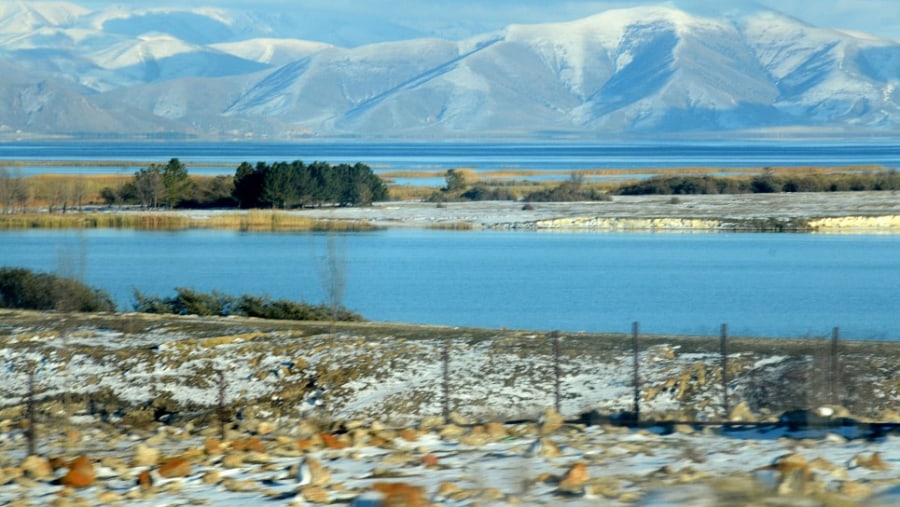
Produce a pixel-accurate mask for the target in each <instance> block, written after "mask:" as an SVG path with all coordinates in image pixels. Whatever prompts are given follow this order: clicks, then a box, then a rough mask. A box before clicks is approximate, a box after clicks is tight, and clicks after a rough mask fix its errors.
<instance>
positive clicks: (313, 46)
mask: <svg viewBox="0 0 900 507" xmlns="http://www.w3.org/2000/svg"><path fill="white" fill-rule="evenodd" d="M209 47H211V48H214V49H217V50H219V51H222V52H223V53H228V54H230V55H234V56H236V57H238V58H243V59H245V60H252V61H255V62H259V63H263V64H266V65H274V66H281V65H285V64H288V63H291V62H294V61H297V60H300V59H303V58H306V57H307V56H310V55H312V54H314V53H318V52H319V51H324V50H326V49H329V48H333V47H334V46H332V45H330V44H324V43H321V42H313V41H305V40H296V39H272V38H257V39H249V40H243V41H240V42H223V43H219V44H210V46H209Z"/></svg>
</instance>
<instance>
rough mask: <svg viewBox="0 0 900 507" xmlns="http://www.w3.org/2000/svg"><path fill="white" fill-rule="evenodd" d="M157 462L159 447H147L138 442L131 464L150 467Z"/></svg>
mask: <svg viewBox="0 0 900 507" xmlns="http://www.w3.org/2000/svg"><path fill="white" fill-rule="evenodd" d="M158 463H159V449H156V448H154V447H148V446H146V445H144V444H138V446H137V447H136V448H135V449H134V458H133V459H132V466H135V467H152V466H156V465H157V464H158Z"/></svg>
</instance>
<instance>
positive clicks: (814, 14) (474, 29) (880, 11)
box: [75, 0, 900, 41]
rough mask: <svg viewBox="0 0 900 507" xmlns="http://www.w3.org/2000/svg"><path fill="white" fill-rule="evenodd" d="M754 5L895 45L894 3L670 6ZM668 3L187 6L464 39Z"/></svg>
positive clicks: (108, 1) (564, 0)
mask: <svg viewBox="0 0 900 507" xmlns="http://www.w3.org/2000/svg"><path fill="white" fill-rule="evenodd" d="M75 2H76V3H81V4H83V5H90V6H100V5H122V6H129V7H140V8H148V7H152V6H161V5H166V4H171V5H178V6H181V7H184V6H186V5H188V4H187V3H185V2H174V1H168V0H158V1H154V2H147V1H144V0H142V1H139V2H138V1H122V0H82V1H81V2H79V1H78V0H75ZM754 2H755V3H758V4H760V5H762V6H765V7H768V8H772V9H776V10H779V11H781V12H783V13H785V14H789V15H792V16H794V17H797V18H799V19H802V20H804V21H807V22H809V23H812V24H814V25H818V26H823V27H829V28H846V29H853V30H861V31H866V32H870V33H873V34H876V35H880V36H882V37H886V38H890V39H893V40H897V41H900V14H898V7H900V1H898V0H827V1H825V0H675V1H674V2H671V3H674V4H676V5H700V6H703V7H704V8H706V9H708V8H709V6H715V8H721V9H723V10H727V9H729V8H731V7H735V6H739V5H747V4H752V3H754ZM647 3H670V2H666V1H665V0H662V1H657V2H654V1H647V0H581V1H578V0H558V1H554V0H197V1H192V2H190V5H209V6H223V7H224V6H229V7H244V8H251V9H260V8H264V9H267V10H276V9H280V10H285V11H293V12H297V11H319V12H321V11H328V12H331V13H334V12H340V13H342V14H344V15H346V16H355V17H357V18H358V19H357V20H360V19H362V20H370V21H377V20H379V19H387V20H390V21H394V22H395V23H399V24H402V25H405V26H416V27H417V28H420V29H425V30H426V31H428V30H431V31H438V32H441V35H447V34H452V35H459V36H468V35H473V34H475V33H479V32H480V31H483V30H494V29H498V28H502V27H503V26H505V25H507V24H510V23H539V22H547V21H565V20H571V19H576V18H579V17H583V16H587V15H591V14H595V13H597V12H600V11H603V10H606V9H610V8H617V7H623V6H630V5H638V4H647Z"/></svg>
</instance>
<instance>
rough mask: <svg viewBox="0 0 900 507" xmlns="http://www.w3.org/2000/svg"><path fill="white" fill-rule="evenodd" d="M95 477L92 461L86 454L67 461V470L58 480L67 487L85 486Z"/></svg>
mask: <svg viewBox="0 0 900 507" xmlns="http://www.w3.org/2000/svg"><path fill="white" fill-rule="evenodd" d="M96 478H97V474H96V472H94V463H93V462H92V461H91V460H90V459H89V458H88V457H87V456H78V457H77V458H75V459H73V460H72V461H71V463H69V471H68V472H66V474H65V475H64V476H63V477H62V479H60V481H59V482H60V484H62V485H63V486H65V487H67V488H87V487H90V486H92V485H93V484H94V480H95V479H96Z"/></svg>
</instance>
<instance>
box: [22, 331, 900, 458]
mask: <svg viewBox="0 0 900 507" xmlns="http://www.w3.org/2000/svg"><path fill="white" fill-rule="evenodd" d="M465 333H466V331H460V332H459V333H458V334H448V335H445V336H443V337H440V338H430V339H421V340H419V341H416V340H402V339H397V341H398V343H400V342H402V343H403V345H402V346H400V345H397V346H395V347H391V346H390V345H389V346H388V347H387V348H394V349H396V350H397V351H406V352H407V353H408V355H406V356H401V355H397V356H392V357H391V359H390V360H389V362H388V363H386V364H385V365H382V366H383V369H382V370H381V372H382V373H384V372H385V371H386V372H388V373H390V374H393V375H395V377H393V378H387V379H384V380H383V382H385V383H390V384H391V387H392V389H393V391H395V394H394V395H393V396H394V398H401V399H404V401H405V402H408V403H406V404H405V406H406V407H408V410H409V411H410V412H414V413H417V415H420V416H421V415H429V414H428V412H429V410H430V411H431V413H432V415H440V416H441V417H443V419H444V420H445V421H451V420H453V419H454V417H453V416H454V414H455V413H459V412H465V411H466V409H467V408H468V409H470V410H469V415H470V419H471V420H479V419H480V420H481V421H482V422H486V421H484V420H485V419H492V420H505V421H509V420H522V419H523V418H527V417H535V415H536V414H539V413H540V409H543V408H548V407H550V406H552V407H553V408H554V409H555V410H556V412H558V413H560V414H562V415H563V416H564V417H566V418H567V419H570V420H573V419H574V420H582V421H583V422H587V423H616V424H622V425H633V426H638V425H643V424H655V423H658V422H660V421H669V422H673V421H674V422H685V423H689V424H717V425H731V424H741V425H752V424H771V423H772V421H773V420H776V421H777V420H778V418H779V417H781V418H782V419H783V417H784V414H786V413H794V414H798V415H797V418H795V419H792V420H790V421H789V422H791V423H792V424H795V425H805V426H811V425H816V424H819V425H830V424H849V421H851V419H852V418H856V419H859V420H866V421H869V422H872V421H879V420H880V421H881V422H884V423H889V424H893V425H894V427H896V425H897V423H898V422H900V413H898V412H897V410H898V407H900V361H898V350H900V344H897V343H896V342H877V341H853V340H851V341H846V340H843V339H842V337H841V333H840V329H839V328H836V327H835V328H833V329H832V331H831V333H830V335H828V336H819V337H804V338H798V339H760V338H743V337H731V336H729V329H728V326H727V325H725V324H722V325H721V327H720V332H719V336H717V337H716V336H705V337H684V336H661V335H653V334H642V331H641V327H640V324H639V323H637V322H635V323H634V324H633V325H632V328H631V332H630V333H621V334H620V335H616V336H610V335H603V336H599V335H586V334H580V333H572V334H565V333H561V332H558V331H554V332H552V333H532V334H530V335H528V336H525V337H523V336H522V335H516V334H512V335H510V336H502V337H501V336H499V335H494V336H485V335H482V336H477V337H474V336H465ZM354 340H356V338H354ZM351 341H352V340H351ZM291 343H292V344H294V346H296V347H297V349H298V350H302V349H303V346H304V342H303V341H302V340H296V341H293V342H291ZM377 346H379V345H373V347H377ZM380 346H381V347H382V348H385V346H384V343H381V344H380ZM352 347H353V348H359V342H358V340H357V341H354V342H353V345H352ZM197 350H200V349H197ZM205 353H207V354H209V356H208V360H207V362H208V363H209V364H207V365H206V368H205V370H204V371H202V372H201V371H198V372H196V373H197V375H198V377H203V378H204V381H205V382H206V384H207V385H208V386H210V387H209V388H210V389H211V392H212V393H213V395H212V398H213V401H212V402H210V403H209V404H208V406H207V407H206V408H205V409H200V410H199V411H198V410H197V408H196V407H194V408H193V410H194V412H193V413H192V416H198V415H199V416H201V417H203V418H205V419H204V420H205V421H206V423H207V424H210V425H213V424H215V425H218V428H219V431H220V432H221V433H222V434H223V435H224V434H225V432H226V427H227V425H228V424H229V423H231V422H233V421H234V418H235V417H236V414H237V413H238V412H240V410H241V404H242V403H243V404H253V403H257V402H259V400H251V399H243V398H242V396H241V395H239V394H236V393H241V392H247V391H253V390H254V386H253V385H252V384H253V383H254V382H258V381H259V380H258V379H259V378H262V377H263V376H262V375H259V373H260V372H262V373H265V370H266V369H267V368H268V369H269V370H271V369H272V365H271V364H267V363H265V361H263V360H258V361H259V363H260V365H259V368H260V369H261V371H260V372H256V373H253V374H251V375H249V376H244V377H241V378H239V377H237V376H236V374H235V373H234V372H232V371H229V370H228V369H227V368H223V367H221V366H216V363H215V357H214V356H215V354H216V351H215V348H214V347H211V348H209V350H207V351H206V352H205ZM74 354H77V352H74V351H72V350H69V351H66V352H65V354H64V355H65V358H63V359H61V360H60V361H61V362H60V367H61V368H62V369H64V370H65V371H61V370H59V369H57V370H55V371H54V372H53V373H52V374H53V375H56V376H60V375H65V376H66V378H68V375H69V373H68V370H69V369H70V368H71V364H72V360H73V357H75V356H74ZM153 354H159V352H153V353H152V354H151V356H153ZM148 357H150V356H148ZM162 360H163V359H160V361H162ZM31 361H32V362H31V363H29V364H25V363H21V364H19V365H18V366H16V367H15V368H14V369H16V370H18V372H16V374H17V375H21V373H22V371H25V372H27V373H26V375H27V379H26V380H27V382H26V386H27V387H26V389H27V392H25V393H23V394H24V395H23V397H22V401H23V405H24V406H23V410H22V411H21V412H19V415H18V418H19V419H21V420H23V421H24V422H27V424H24V425H23V427H24V428H26V432H25V437H26V439H27V441H28V442H29V444H28V445H29V446H30V447H29V452H31V453H33V452H34V449H33V446H34V441H35V439H36V438H37V437H36V436H35V433H34V432H35V428H36V427H37V425H36V424H32V422H33V421H47V422H49V421H52V420H54V417H56V418H57V420H58V417H59V414H56V415H55V416H51V415H48V411H47V410H45V409H44V408H42V407H45V406H46V405H47V404H48V403H55V404H56V406H57V412H59V410H58V406H59V404H60V401H59V396H58V395H56V396H55V399H53V398H52V397H46V396H44V395H43V394H42V388H41V386H40V385H39V383H40V382H39V380H40V379H37V380H36V371H37V370H38V367H37V365H36V364H35V363H34V362H33V360H31ZM199 361H201V362H202V361H203V359H200V360H199ZM198 364H199V363H198ZM339 364H340V361H336V362H335V363H333V365H332V367H337V366H334V365H339ZM347 367H348V368H352V367H353V365H347ZM23 368H24V369H23ZM279 368H280V369H281V370H290V366H288V367H285V366H283V365H282V366H280V367H279ZM326 370H327V368H320V369H319V373H320V374H321V375H319V376H316V375H313V376H311V377H309V380H308V381H304V382H305V383H299V384H297V385H299V386H302V388H298V389H296V390H294V391H293V392H294V393H295V397H294V398H293V399H283V400H281V401H280V402H279V405H278V409H279V410H284V411H289V410H290V408H291V406H296V405H299V404H301V403H305V401H306V399H307V398H308V396H309V392H310V391H311V390H313V389H317V390H322V389H323V388H325V387H328V386H327V384H328V382H329V380H328V379H327V378H326V376H324V374H323V372H325V373H327V372H326ZM10 371H12V370H10ZM274 374H275V375H276V376H277V375H283V377H281V378H280V379H279V380H281V379H284V380H288V377H289V376H290V375H294V373H293V372H286V373H284V372H282V373H274ZM299 374H303V375H307V374H308V372H300V373H299ZM45 376H49V375H47V374H45ZM74 380H77V379H74ZM154 382H155V381H154V379H153V378H149V377H148V378H146V380H145V385H143V386H142V387H145V388H146V389H147V391H148V393H150V394H149V396H150V397H152V396H156V395H157V394H156V393H159V392H163V391H164V390H165V389H164V388H162V387H157V386H156V385H154ZM76 383H77V382H74V381H73V385H74V384H76ZM66 384H68V381H66ZM330 387H334V386H333V385H332V386H330ZM591 389H593V393H590V392H589V391H591ZM72 391H73V393H74V394H77V395H79V396H80V398H79V397H78V396H76V398H78V400H77V402H78V403H82V404H83V406H87V407H91V406H92V405H91V400H90V399H89V398H90V397H91V395H90V393H87V392H79V390H78V389H77V388H76V389H73V390H72ZM69 394H70V393H69V390H66V391H65V393H64V395H65V397H64V400H65V405H66V409H65V414H64V417H65V419H66V420H70V419H71V416H72V410H71V409H70V408H69V406H68V405H69V404H70V401H69ZM86 398H88V399H87V400H86ZM326 398H327V395H326ZM513 398H515V400H513ZM411 400H418V402H414V401H411ZM473 400H477V401H475V402H473ZM384 401H385V402H386V403H387V402H388V401H390V400H384ZM513 401H515V403H513ZM416 403H419V404H418V405H416ZM476 404H477V405H478V406H480V407H481V408H482V409H481V410H476V411H472V410H471V409H472V407H473V405H476ZM273 407H275V405H274V404H273V405H272V406H270V407H269V409H273ZM429 407H430V408H429ZM485 407H487V410H486V409H485ZM329 408H330V407H329V405H328V404H327V403H326V404H325V405H324V408H323V411H325V412H326V413H327V411H328V410H329ZM435 409H436V410H437V414H435V413H434V412H435ZM80 410H85V409H84V408H82V409H80ZM87 410H91V409H90V408H89V409H87ZM204 410H205V411H206V412H205V413H203V411H204ZM892 414H893V415H892ZM167 415H169V416H171V415H172V414H171V411H169V412H167ZM326 415H327V414H326ZM154 417H156V415H154ZM171 419H172V420H178V419H179V418H178V417H174V418H171ZM181 420H186V418H185V417H182V418H181Z"/></svg>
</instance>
